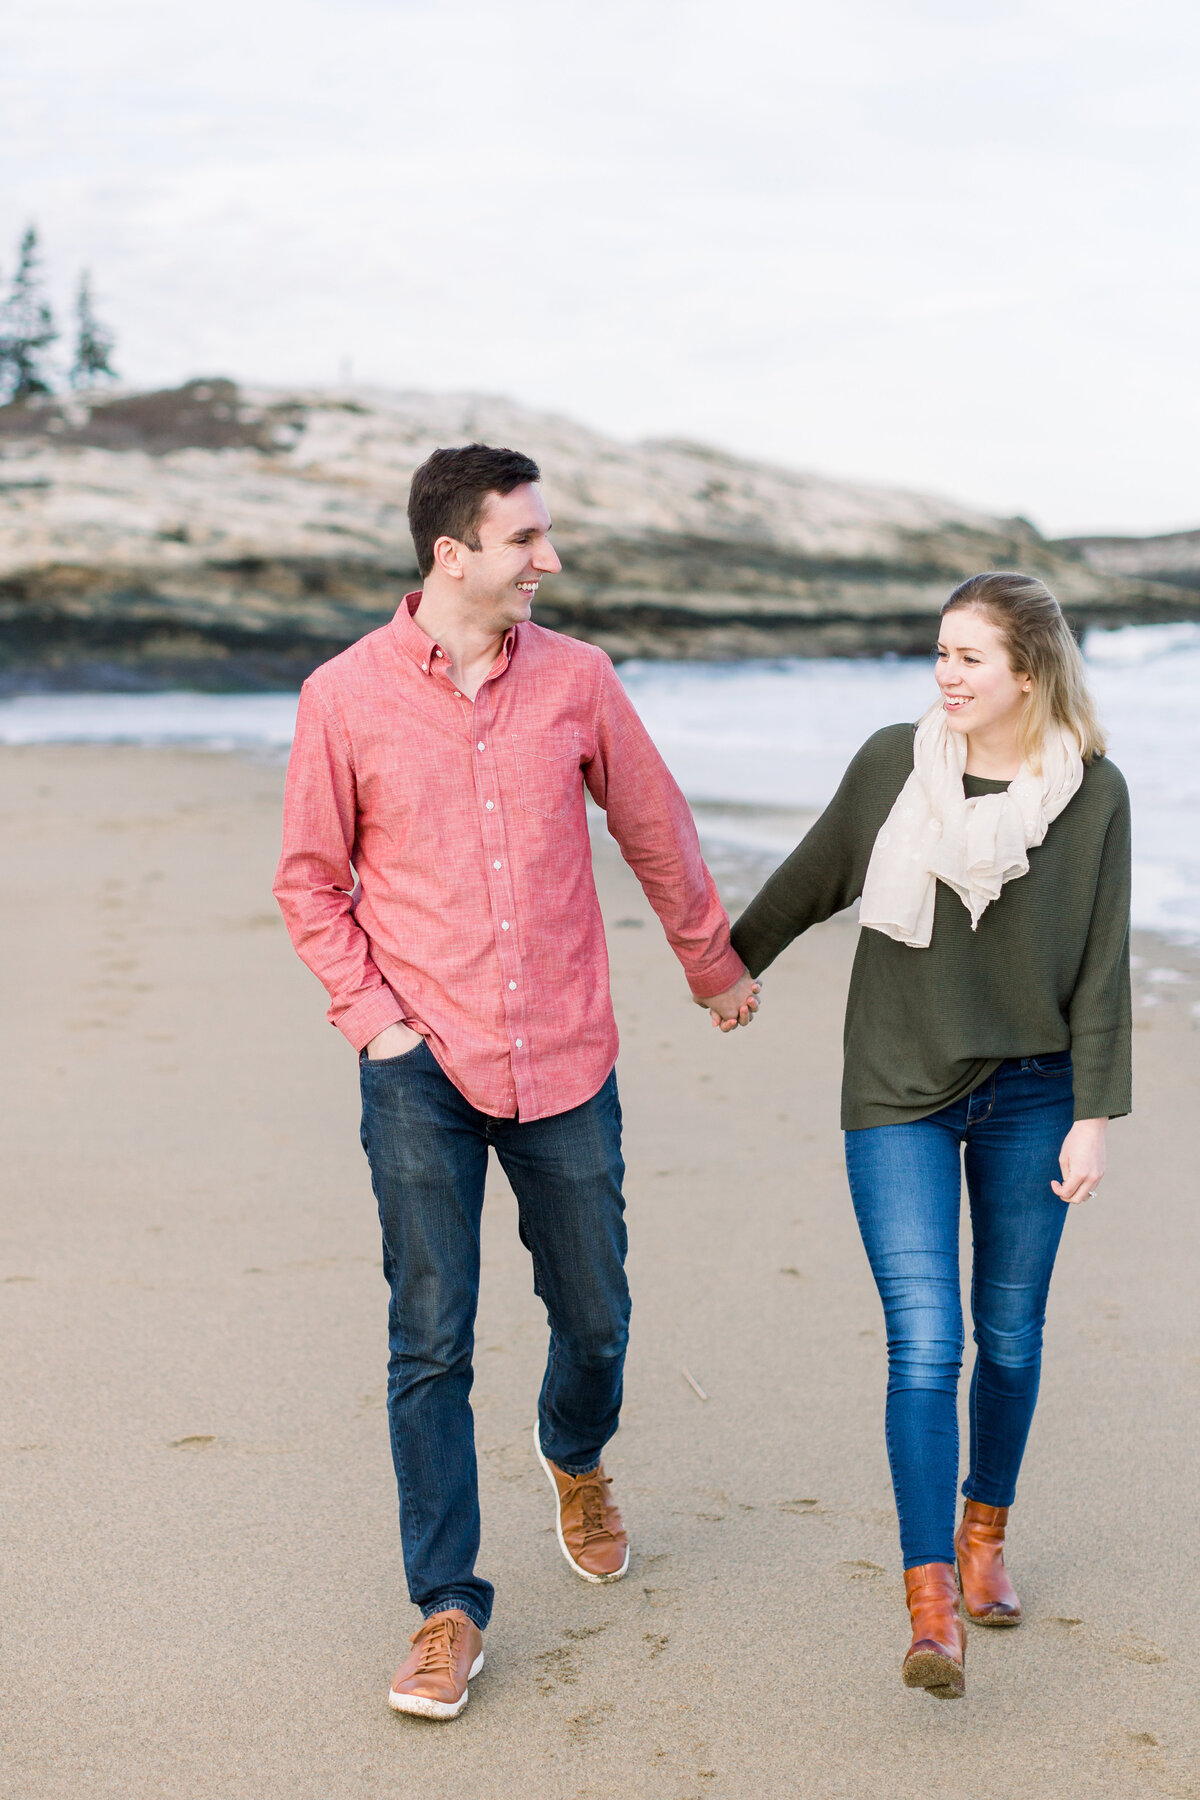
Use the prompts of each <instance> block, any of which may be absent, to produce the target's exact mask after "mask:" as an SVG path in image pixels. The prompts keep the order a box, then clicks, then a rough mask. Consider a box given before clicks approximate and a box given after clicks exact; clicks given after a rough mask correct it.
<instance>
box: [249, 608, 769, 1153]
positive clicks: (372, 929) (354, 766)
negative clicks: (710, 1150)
mask: <svg viewBox="0 0 1200 1800" xmlns="http://www.w3.org/2000/svg"><path fill="white" fill-rule="evenodd" d="M420 598H421V596H420V594H419V593H416V594H408V595H406V597H405V600H404V603H403V604H402V605H401V606H400V608H399V609H398V611H397V613H396V616H395V618H394V619H393V620H392V621H391V623H390V624H388V625H385V626H383V627H382V628H381V629H380V630H378V631H373V632H371V633H370V635H369V636H367V637H365V638H362V639H361V640H360V641H359V642H358V643H357V644H352V645H351V647H350V648H349V649H348V650H345V651H343V652H342V654H341V655H340V656H335V657H334V659H333V661H332V662H327V663H325V664H324V666H323V667H322V668H320V669H318V670H317V671H316V673H315V674H313V675H311V676H310V677H309V679H308V680H307V681H306V682H305V684H304V688H303V691H302V693H301V695H300V710H299V716H298V718H297V721H296V737H295V742H294V744H293V746H292V755H291V761H290V763H289V764H288V780H287V799H286V802H285V807H284V826H283V855H282V857H281V858H280V862H279V871H278V874H277V876H276V881H275V895H276V898H277V899H278V901H279V905H280V907H281V909H282V912H283V916H284V919H285V921H286V922H287V928H288V931H289V932H290V934H291V938H292V942H293V944H294V945H295V947H296V949H297V951H298V952H299V954H300V955H301V956H302V957H303V959H304V961H305V962H306V963H307V964H308V966H309V968H310V969H312V971H313V972H314V974H316V975H317V976H319V978H320V979H321V981H322V982H323V983H324V985H325V987H326V989H327V990H328V993H329V997H330V1006H329V1014H328V1016H329V1018H330V1020H331V1021H332V1023H333V1024H335V1025H337V1026H338V1027H339V1028H340V1030H341V1031H343V1032H344V1033H345V1035H346V1037H347V1038H348V1039H349V1040H350V1042H351V1044H353V1045H354V1047H355V1049H356V1050H358V1049H361V1048H362V1046H363V1045H364V1044H366V1043H368V1042H369V1041H370V1040H371V1039H372V1038H373V1037H375V1036H376V1035H377V1033H379V1032H381V1031H383V1030H384V1028H385V1027H386V1026H388V1025H394V1024H396V1023H397V1022H400V1021H402V1022H403V1023H404V1024H405V1025H409V1026H411V1027H412V1029H413V1030H414V1031H419V1032H420V1033H421V1034H422V1035H423V1037H424V1038H425V1040H426V1042H427V1043H428V1045H429V1048H430V1049H431V1050H432V1051H433V1054H434V1055H435V1056H436V1058H437V1060H438V1062H439V1063H440V1064H441V1066H442V1068H443V1069H444V1070H445V1072H446V1074H447V1075H448V1076H449V1077H450V1080H451V1081H453V1083H454V1084H455V1086H456V1087H457V1088H458V1089H459V1091H460V1092H461V1093H463V1094H464V1095H465V1096H466V1098H467V1099H468V1100H469V1101H470V1102H471V1104H472V1105H473V1106H476V1107H478V1108H479V1110H480V1111H481V1112H485V1113H489V1114H491V1115H492V1116H493V1117H495V1118H510V1117H512V1116H513V1115H514V1114H516V1113H519V1114H520V1117H521V1118H522V1119H541V1118H545V1117H547V1116H548V1115H550V1114H552V1113H559V1112H565V1111H567V1109H568V1108H570V1107H572V1106H579V1105H581V1104H582V1103H583V1101H585V1100H588V1099H590V1098H591V1096H592V1095H593V1094H594V1093H596V1092H597V1090H598V1089H599V1088H600V1087H601V1086H602V1085H603V1083H604V1081H605V1078H606V1077H607V1075H608V1072H609V1070H610V1069H611V1068H612V1066H613V1063H614V1061H615V1060H616V1054H617V1028H616V1023H615V1021H614V1019H613V1012H612V1001H611V999H610V996H609V986H608V955H607V950H606V947H605V941H604V927H603V924H602V921H601V918H600V907H599V903H598V901H597V899H596V889H595V883H594V881H593V878H592V861H591V845H590V840H589V835H588V821H587V812H586V801H585V797H584V790H585V787H586V789H587V792H588V793H590V794H591V795H592V797H593V799H594V800H595V801H596V802H597V803H598V804H599V805H600V806H602V807H604V808H605V810H606V812H607V815H608V826H609V830H610V831H611V833H612V835H613V836H614V837H615V838H616V840H617V843H618V844H619V845H620V847H621V851H622V854H623V855H624V857H625V860H626V861H627V862H628V863H629V864H630V865H631V867H632V868H633V870H634V872H635V874H636V875H637V877H638V880H639V881H640V882H641V884H642V887H643V888H644V890H645V892H646V895H647V898H648V899H649V901H650V904H651V905H652V906H653V908H654V910H655V912H656V913H657V914H658V916H659V918H660V920H661V921H662V924H663V928H664V930H665V931H666V934H667V938H668V940H669V941H670V944H671V947H672V949H673V950H674V951H675V954H676V956H677V957H678V958H679V961H680V962H681V963H682V965H683V969H684V972H685V974H686V976H687V979H688V982H689V984H690V986H691V989H692V991H693V993H694V994H696V995H698V996H700V997H704V996H707V995H710V994H718V993H722V992H723V991H724V990H725V989H726V988H729V987H731V986H732V985H733V984H734V982H735V981H737V979H738V978H739V976H740V975H741V974H742V969H743V965H742V961H741V958H740V957H739V956H738V955H737V953H736V951H734V950H733V949H731V947H730V943H729V921H728V919H727V918H726V916H725V912H724V909H723V908H722V906H721V903H720V901H719V899H718V898H717V892H716V888H715V886H714V884H713V880H712V877H711V875H710V874H709V872H708V870H707V869H706V868H705V866H704V862H703V860H702V858H701V855H700V847H699V844H698V842H697V839H696V829H695V825H694V824H693V822H692V816H691V813H690V812H689V810H688V806H687V802H686V801H685V800H684V798H683V795H682V794H681V793H680V791H679V789H678V787H677V786H676V785H675V782H674V781H673V780H672V778H671V775H670V774H669V772H668V770H667V768H666V765H665V764H664V762H663V760H662V758H661V757H660V756H659V754H658V751H657V750H656V749H655V747H654V745H653V743H652V742H651V740H650V737H649V736H648V734H647V732H646V729H645V727H644V726H643V724H642V722H641V720H640V719H639V718H638V716H637V713H636V712H635V711H634V709H633V706H632V704H631V702H630V700H629V697H628V695H627V694H626V693H625V691H624V689H623V688H622V686H621V684H620V682H619V681H618V680H617V677H616V672H615V671H614V669H613V666H612V664H611V662H610V661H609V659H608V657H607V656H605V655H604V653H603V651H601V650H597V649H596V648H595V646H594V645H592V644H584V643H579V642H578V641H577V640H575V639H574V638H568V637H562V636H560V635H559V634H558V633H557V632H553V631H546V630H543V628H542V627H541V626H539V625H534V624H523V625H518V626H516V627H515V628H514V629H513V630H512V631H510V632H509V633H508V635H507V637H506V638H505V640H504V647H503V650H502V652H501V654H500V656H499V657H498V658H497V660H496V662H495V664H494V666H493V668H492V670H491V672H490V673H489V675H488V676H487V679H486V680H485V681H484V683H483V685H482V687H481V688H480V689H479V692H478V694H477V695H476V697H475V700H474V702H472V701H470V700H468V699H467V698H466V696H465V695H463V694H461V693H458V692H456V690H455V687H454V683H453V681H452V680H451V678H450V676H449V674H448V672H447V671H448V659H447V658H446V656H445V655H444V654H443V653H442V651H441V649H440V647H439V646H438V645H437V644H435V643H434V642H433V640H432V639H431V638H429V637H428V636H427V635H426V634H425V632H423V631H422V630H421V628H420V627H419V626H418V625H417V623H416V621H415V620H414V619H413V617H412V614H413V612H414V611H415V609H416V606H417V604H418V603H419V601H420ZM356 874H357V877H358V881H357V886H356V883H355V875H356Z"/></svg>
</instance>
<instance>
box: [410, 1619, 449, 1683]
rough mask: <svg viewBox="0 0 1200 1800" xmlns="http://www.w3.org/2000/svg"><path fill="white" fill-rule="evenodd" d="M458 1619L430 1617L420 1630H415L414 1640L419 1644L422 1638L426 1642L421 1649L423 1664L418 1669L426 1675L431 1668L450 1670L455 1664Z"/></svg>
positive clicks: (419, 1672)
mask: <svg viewBox="0 0 1200 1800" xmlns="http://www.w3.org/2000/svg"><path fill="white" fill-rule="evenodd" d="M459 1623H460V1622H459V1620H458V1619H428V1620H427V1621H426V1622H425V1624H424V1625H422V1626H421V1628H420V1630H419V1631H414V1632H413V1635H412V1642H413V1643H414V1644H417V1643H419V1642H420V1640H421V1639H422V1638H424V1639H425V1643H424V1645H423V1647H422V1650H421V1666H420V1668H419V1669H418V1670H417V1673H418V1674H419V1675H424V1674H426V1673H427V1672H428V1671H430V1670H435V1669H446V1670H449V1669H450V1668H451V1666H452V1664H453V1650H454V1640H455V1638H456V1637H457V1636H458V1632H459Z"/></svg>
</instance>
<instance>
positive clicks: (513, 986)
mask: <svg viewBox="0 0 1200 1800" xmlns="http://www.w3.org/2000/svg"><path fill="white" fill-rule="evenodd" d="M508 985H509V987H510V988H511V989H512V990H513V992H514V993H515V992H516V987H517V984H516V982H515V981H510V982H509V984H508Z"/></svg>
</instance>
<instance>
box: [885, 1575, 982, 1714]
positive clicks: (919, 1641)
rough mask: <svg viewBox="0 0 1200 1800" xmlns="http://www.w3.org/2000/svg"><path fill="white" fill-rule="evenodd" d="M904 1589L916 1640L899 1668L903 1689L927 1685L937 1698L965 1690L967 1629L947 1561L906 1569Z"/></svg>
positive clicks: (957, 1696)
mask: <svg viewBox="0 0 1200 1800" xmlns="http://www.w3.org/2000/svg"><path fill="white" fill-rule="evenodd" d="M904 1593H905V1597H906V1599H907V1600H908V1613H909V1617H910V1618H911V1620H912V1634H913V1641H912V1644H911V1645H910V1647H909V1652H908V1655H907V1656H906V1657H905V1659H904V1667H903V1668H902V1670H901V1671H900V1674H901V1679H902V1680H903V1682H904V1685H905V1687H912V1688H924V1689H925V1692H926V1693H927V1694H936V1696H937V1698H938V1699H939V1700H958V1699H961V1697H962V1696H963V1694H965V1693H966V1691H967V1677H966V1671H965V1669H964V1666H963V1665H964V1663H965V1661H966V1655H967V1628H966V1626H965V1625H964V1624H963V1622H962V1620H961V1619H960V1617H959V1615H958V1588H957V1587H956V1585H955V1581H954V1570H953V1568H952V1566H951V1565H950V1564H949V1563H922V1564H921V1566H920V1568H917V1569H906V1570H905V1571H904Z"/></svg>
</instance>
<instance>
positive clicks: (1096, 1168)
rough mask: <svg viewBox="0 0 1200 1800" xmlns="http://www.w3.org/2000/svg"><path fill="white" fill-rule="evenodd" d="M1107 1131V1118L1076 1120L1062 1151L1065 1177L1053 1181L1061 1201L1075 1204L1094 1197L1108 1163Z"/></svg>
mask: <svg viewBox="0 0 1200 1800" xmlns="http://www.w3.org/2000/svg"><path fill="white" fill-rule="evenodd" d="M1107 1130H1108V1120H1107V1119H1076V1121H1075V1123H1074V1124H1073V1125H1072V1127H1071V1129H1070V1131H1068V1133H1067V1135H1066V1137H1065V1138H1064V1139H1063V1147H1062V1149H1061V1151H1060V1152H1059V1157H1058V1166H1059V1168H1060V1169H1061V1170H1062V1172H1063V1178H1062V1180H1061V1181H1052V1182H1051V1183H1050V1186H1051V1187H1052V1188H1053V1189H1054V1192H1055V1193H1056V1194H1057V1195H1058V1197H1059V1199H1060V1200H1066V1201H1068V1202H1071V1203H1072V1204H1073V1203H1074V1202H1075V1201H1076V1200H1091V1199H1092V1198H1093V1197H1094V1195H1095V1192H1096V1189H1097V1187H1098V1186H1099V1184H1100V1183H1101V1182H1102V1181H1103V1179H1104V1171H1105V1168H1106V1167H1107V1166H1108V1158H1107V1156H1106V1153H1105V1141H1104V1140H1105V1133H1106V1132H1107Z"/></svg>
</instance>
